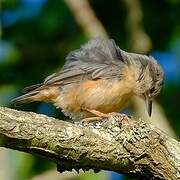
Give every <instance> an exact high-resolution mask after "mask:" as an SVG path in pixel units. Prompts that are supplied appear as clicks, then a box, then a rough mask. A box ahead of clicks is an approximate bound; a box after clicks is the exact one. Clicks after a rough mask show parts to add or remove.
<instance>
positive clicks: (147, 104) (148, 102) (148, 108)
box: [145, 94, 152, 117]
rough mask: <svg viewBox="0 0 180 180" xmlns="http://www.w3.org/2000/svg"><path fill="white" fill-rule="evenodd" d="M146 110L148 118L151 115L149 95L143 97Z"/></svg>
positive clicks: (150, 98)
mask: <svg viewBox="0 0 180 180" xmlns="http://www.w3.org/2000/svg"><path fill="white" fill-rule="evenodd" d="M145 102H146V108H147V112H148V114H149V116H150V117H151V114H152V97H151V95H150V94H147V95H145Z"/></svg>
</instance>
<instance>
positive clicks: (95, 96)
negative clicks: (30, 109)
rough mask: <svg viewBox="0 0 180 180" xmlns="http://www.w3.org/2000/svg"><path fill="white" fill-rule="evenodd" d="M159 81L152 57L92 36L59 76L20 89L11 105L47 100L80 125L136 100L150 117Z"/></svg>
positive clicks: (71, 55)
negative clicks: (80, 122) (139, 100)
mask: <svg viewBox="0 0 180 180" xmlns="http://www.w3.org/2000/svg"><path fill="white" fill-rule="evenodd" d="M163 77H164V72H163V70H162V68H161V66H160V64H158V62H157V60H155V59H154V58H153V57H152V56H148V55H143V54H137V53H130V52H126V51H124V50H122V49H120V48H119V46H118V45H116V43H115V41H114V40H113V39H108V38H100V37H96V38H93V39H91V40H89V41H88V42H87V43H85V44H84V45H82V46H81V47H80V48H79V49H76V50H73V51H72V52H70V53H69V54H68V55H67V57H66V62H65V64H64V66H63V67H62V68H61V69H60V71H59V72H56V73H54V74H52V75H50V76H48V77H47V78H45V80H44V81H43V82H42V83H39V84H36V85H31V86H29V87H26V88H24V89H23V93H24V94H23V95H21V96H20V97H17V98H15V99H13V100H12V103H13V104H15V105H20V104H23V103H30V102H33V101H44V102H48V103H49V102H50V103H53V105H54V106H56V108H60V109H61V111H62V112H63V113H64V114H65V116H68V117H69V118H70V119H72V120H73V121H81V120H83V119H85V120H86V119H87V120H88V119H91V118H93V117H101V116H104V115H107V114H110V113H112V112H119V111H121V110H122V109H124V108H126V107H127V106H128V104H129V102H130V100H131V98H132V97H133V96H138V97H140V98H141V99H143V100H144V101H145V104H146V108H147V113H148V114H149V116H151V113H152V100H153V99H154V98H155V97H156V96H157V95H158V94H159V93H160V91H161V88H162V85H163Z"/></svg>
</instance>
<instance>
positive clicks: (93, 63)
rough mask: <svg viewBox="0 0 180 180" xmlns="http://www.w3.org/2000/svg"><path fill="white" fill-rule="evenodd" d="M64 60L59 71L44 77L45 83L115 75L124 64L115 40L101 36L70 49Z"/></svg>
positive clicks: (69, 81) (62, 82)
mask: <svg viewBox="0 0 180 180" xmlns="http://www.w3.org/2000/svg"><path fill="white" fill-rule="evenodd" d="M66 60H67V61H66V63H65V65H64V67H63V69H62V70H61V71H60V72H58V73H55V74H53V75H51V76H49V77H47V78H46V79H45V81H44V84H45V85H53V84H55V85H60V84H62V85H63V84H69V83H72V82H79V81H82V80H83V79H90V80H94V79H99V78H102V79H107V78H113V77H117V76H120V69H121V68H122V67H123V66H124V64H125V59H124V58H123V56H122V54H121V50H120V48H119V47H118V46H116V44H115V42H114V41H113V40H110V39H102V38H95V39H92V40H91V41H89V42H88V43H87V44H85V45H84V46H82V47H81V48H80V49H78V50H75V51H72V52H71V53H69V55H68V56H67V58H66Z"/></svg>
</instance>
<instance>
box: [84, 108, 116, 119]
mask: <svg viewBox="0 0 180 180" xmlns="http://www.w3.org/2000/svg"><path fill="white" fill-rule="evenodd" d="M86 111H88V112H90V113H92V114H94V115H96V116H97V117H101V119H102V118H110V117H114V116H119V113H117V112H111V113H107V114H105V113H102V112H100V111H97V110H94V109H86Z"/></svg>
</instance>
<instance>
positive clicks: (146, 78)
mask: <svg viewBox="0 0 180 180" xmlns="http://www.w3.org/2000/svg"><path fill="white" fill-rule="evenodd" d="M131 55H132V57H131V58H130V59H132V61H131V60H130V61H129V62H130V64H131V68H132V69H133V71H134V76H135V81H136V83H135V87H134V88H133V89H134V94H135V95H137V96H139V97H141V98H142V99H144V101H145V103H146V107H147V111H148V114H149V116H151V113H152V100H153V98H154V97H156V96H157V95H158V94H159V93H160V91H161V88H162V85H163V77H164V73H163V70H162V68H161V67H160V65H159V64H158V63H157V61H156V60H155V59H154V58H153V57H152V56H145V55H137V54H133V53H132V54H131Z"/></svg>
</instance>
